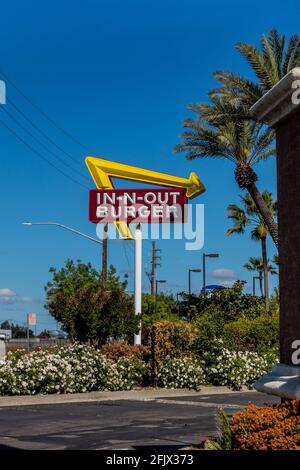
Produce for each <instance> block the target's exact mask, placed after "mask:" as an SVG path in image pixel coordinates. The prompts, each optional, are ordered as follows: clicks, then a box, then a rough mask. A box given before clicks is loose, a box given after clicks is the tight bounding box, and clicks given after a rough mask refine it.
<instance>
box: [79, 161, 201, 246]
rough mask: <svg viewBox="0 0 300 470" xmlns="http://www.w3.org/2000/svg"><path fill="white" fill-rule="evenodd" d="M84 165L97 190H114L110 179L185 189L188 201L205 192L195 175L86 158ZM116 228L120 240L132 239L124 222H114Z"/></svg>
mask: <svg viewBox="0 0 300 470" xmlns="http://www.w3.org/2000/svg"><path fill="white" fill-rule="evenodd" d="M85 162H86V165H87V167H88V169H89V172H90V173H91V175H92V178H93V180H94V182H95V185H96V187H97V188H98V189H114V187H113V184H112V182H111V178H119V179H124V180H130V181H138V182H140V183H150V184H154V185H156V186H167V187H170V188H184V189H186V196H187V197H188V198H190V199H192V198H194V197H196V196H198V195H199V194H201V193H203V192H204V191H205V187H204V185H203V184H202V183H201V181H200V179H199V178H198V176H197V175H196V173H194V172H192V173H190V175H189V177H188V178H181V177H180V176H174V175H168V174H166V173H160V172H158V171H153V170H146V169H144V168H139V167H135V166H130V165H125V164H124V163H118V162H111V161H109V160H105V159H104V158H96V157H86V159H85ZM116 227H117V229H118V231H119V233H120V235H121V237H122V238H129V239H131V238H132V234H131V232H130V230H129V227H128V225H127V224H126V222H116Z"/></svg>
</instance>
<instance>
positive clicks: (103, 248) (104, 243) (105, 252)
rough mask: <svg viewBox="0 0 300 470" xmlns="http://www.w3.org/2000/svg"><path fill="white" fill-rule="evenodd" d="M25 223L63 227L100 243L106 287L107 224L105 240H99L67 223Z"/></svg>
mask: <svg viewBox="0 0 300 470" xmlns="http://www.w3.org/2000/svg"><path fill="white" fill-rule="evenodd" d="M23 225H27V226H32V225H52V226H55V227H60V228H63V229H64V230H68V231H69V232H72V233H75V234H76V235H79V236H81V237H83V238H86V239H88V240H90V241H92V242H94V243H98V244H100V245H102V287H103V288H105V287H106V279H107V224H106V225H105V226H104V240H103V241H102V240H98V239H97V238H94V237H91V236H90V235H87V234H86V233H83V232H80V231H79V230H75V229H74V228H72V227H68V226H67V225H64V224H60V223H58V222H23Z"/></svg>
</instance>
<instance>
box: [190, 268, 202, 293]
mask: <svg viewBox="0 0 300 470" xmlns="http://www.w3.org/2000/svg"><path fill="white" fill-rule="evenodd" d="M191 273H201V269H189V295H191Z"/></svg>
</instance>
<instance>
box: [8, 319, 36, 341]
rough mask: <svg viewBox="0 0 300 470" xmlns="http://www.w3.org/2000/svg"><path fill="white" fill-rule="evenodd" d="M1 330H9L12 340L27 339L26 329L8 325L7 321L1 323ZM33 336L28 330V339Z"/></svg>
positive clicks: (11, 324)
mask: <svg viewBox="0 0 300 470" xmlns="http://www.w3.org/2000/svg"><path fill="white" fill-rule="evenodd" d="M0 328H1V329H3V330H11V336H12V338H15V339H19V338H27V327H26V326H21V325H14V324H13V323H10V322H9V321H8V320H5V321H4V322H2V323H1V326H0ZM33 336H34V334H33V331H32V330H31V329H30V328H29V337H30V338H33Z"/></svg>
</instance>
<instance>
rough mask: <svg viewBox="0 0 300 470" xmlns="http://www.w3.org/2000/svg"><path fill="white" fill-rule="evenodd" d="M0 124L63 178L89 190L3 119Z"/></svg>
mask: <svg viewBox="0 0 300 470" xmlns="http://www.w3.org/2000/svg"><path fill="white" fill-rule="evenodd" d="M0 123H1V124H2V125H3V126H4V127H5V128H6V129H7V130H9V132H10V133H11V134H13V135H14V136H15V137H16V138H17V139H18V140H19V141H20V142H22V144H23V145H25V146H26V147H27V148H29V149H30V150H31V151H32V152H33V153H35V154H36V155H37V156H39V157H40V158H42V159H43V160H44V161H46V162H47V163H48V164H49V165H50V166H52V167H53V168H55V170H57V171H58V172H59V173H61V174H62V175H63V176H65V177H66V178H68V179H69V180H70V181H72V182H73V183H75V184H78V185H79V186H81V187H82V188H85V189H89V188H88V187H87V186H85V185H84V184H82V183H81V182H80V181H77V180H76V179H74V178H73V177H72V176H70V175H68V174H67V173H65V172H64V171H63V170H61V169H60V168H59V167H57V166H56V165H55V164H54V163H52V162H51V160H49V159H48V158H47V157H45V156H44V155H43V154H41V153H40V152H39V151H38V150H36V149H35V148H34V147H32V146H31V145H30V144H29V143H28V142H26V141H25V140H24V139H23V138H22V137H20V136H19V135H18V134H17V133H16V132H15V131H14V130H13V129H12V128H11V127H9V126H8V125H7V124H6V123H5V122H4V121H3V120H2V119H1V118H0Z"/></svg>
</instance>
